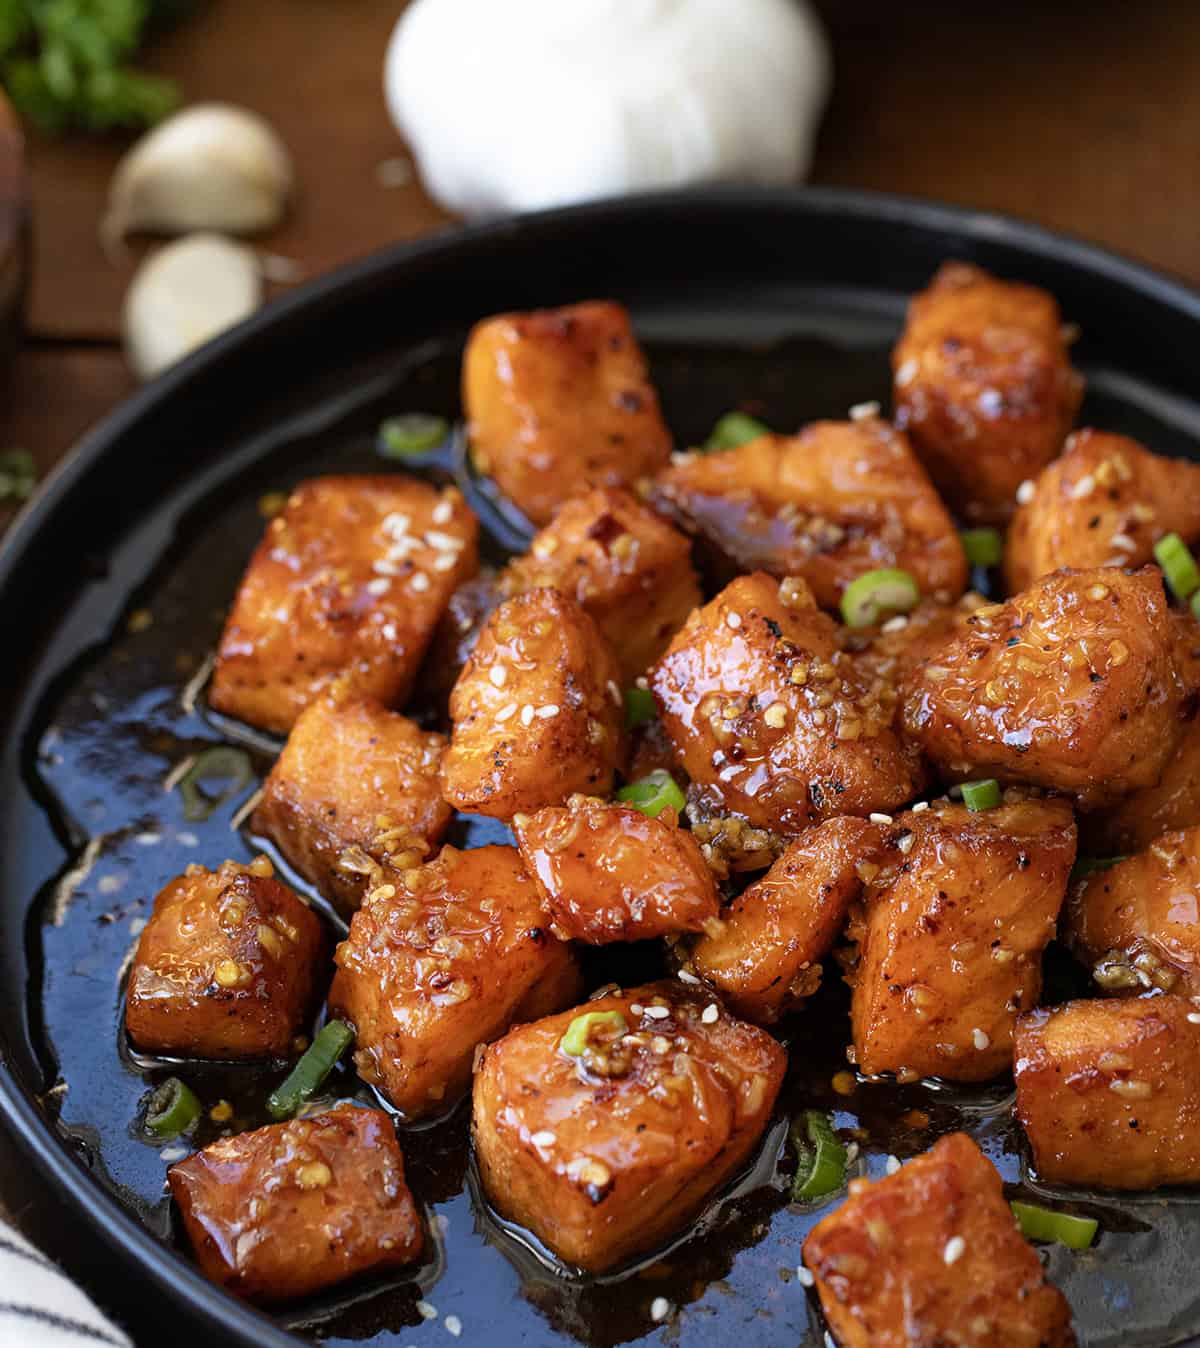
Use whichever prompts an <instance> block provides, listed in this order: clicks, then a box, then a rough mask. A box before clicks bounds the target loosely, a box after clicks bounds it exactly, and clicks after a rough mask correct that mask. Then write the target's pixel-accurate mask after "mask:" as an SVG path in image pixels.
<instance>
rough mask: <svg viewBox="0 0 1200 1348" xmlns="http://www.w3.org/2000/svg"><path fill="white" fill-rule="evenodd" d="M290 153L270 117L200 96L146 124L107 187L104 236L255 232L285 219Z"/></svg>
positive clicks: (289, 191) (291, 180) (291, 176)
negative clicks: (197, 100) (201, 100)
mask: <svg viewBox="0 0 1200 1348" xmlns="http://www.w3.org/2000/svg"><path fill="white" fill-rule="evenodd" d="M294 178H295V175H294V172H293V169H292V160H291V156H290V155H289V154H288V151H287V147H286V146H285V145H284V143H283V141H282V140H281V139H280V138H279V136H278V134H277V133H276V131H275V130H274V128H273V127H272V126H271V125H270V123H268V122H266V121H264V119H263V118H262V117H260V116H259V115H258V114H257V113H254V112H250V111H249V110H248V109H246V108H239V107H235V106H234V105H233V104H231V103H197V104H194V105H193V106H192V107H189V108H184V109H183V110H182V111H181V112H177V113H176V114H175V115H174V116H173V117H168V118H167V120H166V121H165V122H162V123H160V124H159V125H158V126H156V127H155V128H154V129H153V130H152V131H148V132H147V133H146V134H145V135H144V136H143V137H142V138H141V140H139V141H138V142H137V144H135V145H134V146H133V147H132V148H131V149H130V150H129V151H128V152H127V153H126V154H125V156H124V158H122V160H121V162H120V163H119V164H118V165H117V169H116V172H115V173H114V175H113V180H112V184H111V186H110V188H109V198H108V212H107V214H106V216H105V219H104V223H103V226H102V233H103V236H104V238H105V240H106V241H108V242H111V241H115V240H118V239H121V238H123V237H124V236H125V235H126V234H127V233H130V232H131V231H145V232H148V233H154V234H186V233H188V232H190V231H192V230H198V229H215V230H220V231H221V232H222V233H226V234H253V233H256V232H258V231H260V230H264V229H270V228H271V227H272V226H273V225H277V224H278V223H279V221H280V220H282V219H283V216H284V212H285V211H286V210H287V205H288V200H289V198H290V197H291V194H292V190H293V184H294Z"/></svg>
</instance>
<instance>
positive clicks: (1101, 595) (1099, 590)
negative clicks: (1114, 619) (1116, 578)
mask: <svg viewBox="0 0 1200 1348" xmlns="http://www.w3.org/2000/svg"><path fill="white" fill-rule="evenodd" d="M1088 598H1089V599H1095V600H1100V599H1107V598H1108V586H1107V585H1093V586H1092V587H1091V588H1090V589H1089V590H1088Z"/></svg>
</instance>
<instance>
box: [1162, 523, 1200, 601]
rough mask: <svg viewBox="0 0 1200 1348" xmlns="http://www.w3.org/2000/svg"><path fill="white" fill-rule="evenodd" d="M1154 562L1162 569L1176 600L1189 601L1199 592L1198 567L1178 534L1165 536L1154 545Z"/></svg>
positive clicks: (1199, 578)
mask: <svg viewBox="0 0 1200 1348" xmlns="http://www.w3.org/2000/svg"><path fill="white" fill-rule="evenodd" d="M1154 560H1155V561H1156V562H1157V563H1158V564H1159V566H1161V567H1162V569H1163V574H1164V575H1165V576H1166V578H1167V584H1168V585H1169V586H1170V587H1171V589H1172V590H1173V591H1174V592H1175V595H1176V597H1177V598H1179V599H1190V598H1191V596H1192V595H1193V594H1195V592H1196V591H1197V590H1200V567H1197V566H1196V559H1195V558H1194V557H1193V556H1192V554H1191V551H1190V549H1189V548H1188V545H1187V544H1186V543H1185V542H1184V541H1183V539H1182V538H1180V537H1179V535H1178V534H1167V535H1166V536H1165V537H1163V538H1160V539H1159V540H1158V542H1157V543H1155V545H1154Z"/></svg>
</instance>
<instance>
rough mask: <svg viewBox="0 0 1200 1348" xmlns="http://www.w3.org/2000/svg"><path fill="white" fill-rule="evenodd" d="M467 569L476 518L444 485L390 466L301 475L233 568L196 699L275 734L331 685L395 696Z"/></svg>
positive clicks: (398, 702)
mask: <svg viewBox="0 0 1200 1348" xmlns="http://www.w3.org/2000/svg"><path fill="white" fill-rule="evenodd" d="M478 565H479V553H478V524H477V523H476V520H475V516H474V515H473V514H472V512H471V511H470V510H469V509H468V507H467V506H466V504H465V502H464V501H463V499H462V496H461V494H460V493H459V492H458V491H457V490H456V489H455V488H453V487H447V488H446V489H445V490H444V491H438V490H437V489H436V488H434V487H431V486H430V485H429V484H428V483H426V482H421V481H418V480H417V479H416V478H411V477H405V476H403V475H402V474H399V473H395V474H390V475H386V476H384V475H380V476H374V477H322V478H315V479H314V480H313V481H311V482H305V483H303V484H302V485H301V486H299V487H297V488H296V490H295V491H294V492H292V494H291V496H290V497H289V498H288V502H287V505H286V506H285V507H284V509H283V511H282V512H281V513H280V514H279V515H277V516H276V517H275V518H274V519H273V520H272V521H271V522H270V524H269V525H268V526H267V532H266V535H265V536H264V538H263V540H262V542H261V543H260V544H259V545H258V548H257V550H256V551H255V553H254V556H253V557H252V558H251V559H250V565H249V567H248V568H247V569H246V574H245V575H244V576H243V577H242V583H241V586H240V588H239V589H238V593H237V598H236V599H235V600H234V604H233V609H232V611H231V612H230V614H229V618H228V620H227V621H226V624H225V631H224V633H223V634H222V636H221V642H220V646H219V647H218V649H217V662H216V667H215V669H214V671H213V679H212V685H211V687H210V689H209V702H210V703H211V705H212V706H213V708H214V709H215V710H217V711H219V712H223V713H225V714H226V715H228V716H235V717H237V718H238V719H239V720H242V721H248V722H250V724H251V725H256V726H261V727H262V728H263V729H264V730H270V731H274V732H277V733H279V734H286V733H287V731H289V730H290V729H291V728H292V726H293V725H294V724H295V721H296V718H297V717H298V716H299V715H300V713H301V712H302V711H303V710H304V708H305V707H307V706H308V704H309V703H310V702H312V701H313V700H314V699H315V698H316V697H317V696H318V695H319V694H320V693H322V692H323V691H324V690H325V689H327V688H328V687H329V686H330V685H331V684H332V683H334V682H335V681H340V684H341V685H342V686H343V687H344V688H345V690H346V691H347V692H350V693H357V694H361V695H364V696H367V697H374V698H377V699H378V700H379V701H380V702H382V703H384V704H385V705H386V706H389V707H399V706H402V705H403V703H404V702H405V700H406V699H407V698H408V695H409V693H410V692H411V690H412V687H413V683H414V681H415V679H416V677H417V670H418V668H419V666H420V664H421V660H422V658H423V657H424V655H425V649H426V647H427V646H428V644H429V640H430V637H431V636H432V634H433V630H434V627H435V625H436V623H437V621H438V618H439V617H440V616H441V613H442V610H443V609H444V608H445V607H446V604H447V602H448V601H449V599H450V596H451V595H452V594H453V593H454V590H455V589H456V588H457V586H458V585H460V584H461V583H462V582H463V581H465V580H467V579H468V578H469V577H470V576H473V575H474V574H475V571H476V569H477V567H478Z"/></svg>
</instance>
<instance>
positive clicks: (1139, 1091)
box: [1108, 1080, 1154, 1100]
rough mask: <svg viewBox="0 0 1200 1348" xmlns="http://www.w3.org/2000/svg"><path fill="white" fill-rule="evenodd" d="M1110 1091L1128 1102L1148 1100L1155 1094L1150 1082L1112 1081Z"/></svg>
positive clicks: (1109, 1084)
mask: <svg viewBox="0 0 1200 1348" xmlns="http://www.w3.org/2000/svg"><path fill="white" fill-rule="evenodd" d="M1108 1089H1109V1090H1110V1091H1115V1092H1116V1093H1117V1094H1118V1095H1123V1096H1125V1097H1126V1099H1128V1100H1148V1099H1149V1098H1150V1096H1152V1095H1153V1094H1154V1088H1153V1087H1152V1086H1151V1085H1150V1083H1149V1082H1148V1081H1132V1080H1131V1081H1110V1082H1109V1083H1108Z"/></svg>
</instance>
